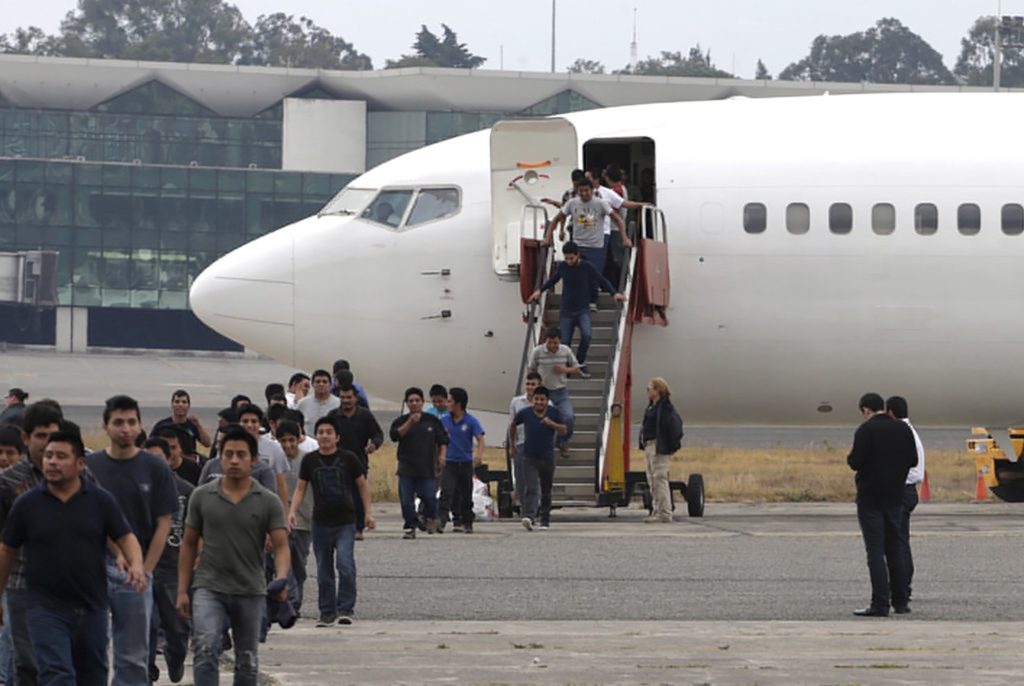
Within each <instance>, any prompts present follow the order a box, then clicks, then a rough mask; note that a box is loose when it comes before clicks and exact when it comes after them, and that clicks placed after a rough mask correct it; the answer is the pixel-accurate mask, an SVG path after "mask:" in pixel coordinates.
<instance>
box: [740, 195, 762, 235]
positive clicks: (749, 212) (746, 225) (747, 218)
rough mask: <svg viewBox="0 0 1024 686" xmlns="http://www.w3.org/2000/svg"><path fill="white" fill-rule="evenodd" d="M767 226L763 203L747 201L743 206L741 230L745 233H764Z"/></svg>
mask: <svg viewBox="0 0 1024 686" xmlns="http://www.w3.org/2000/svg"><path fill="white" fill-rule="evenodd" d="M767 226H768V210H767V209H766V208H765V206H764V204H763V203H759V202H751V203H747V204H746V206H744V208H743V230H744V231H746V232H747V233H764V230H765V228H767Z"/></svg>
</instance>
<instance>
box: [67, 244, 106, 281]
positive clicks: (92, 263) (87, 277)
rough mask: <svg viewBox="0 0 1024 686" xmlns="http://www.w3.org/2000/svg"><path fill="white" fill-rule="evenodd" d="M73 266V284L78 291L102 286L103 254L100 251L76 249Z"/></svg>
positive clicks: (73, 255)
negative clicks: (83, 288)
mask: <svg viewBox="0 0 1024 686" xmlns="http://www.w3.org/2000/svg"><path fill="white" fill-rule="evenodd" d="M71 264H72V267H71V282H72V284H73V285H74V286H75V288H76V289H77V288H79V287H93V286H99V285H100V270H101V268H102V265H103V253H102V252H100V251H99V250H98V249H95V248H92V249H90V248H81V247H76V248H75V250H74V252H73V253H72V262H71Z"/></svg>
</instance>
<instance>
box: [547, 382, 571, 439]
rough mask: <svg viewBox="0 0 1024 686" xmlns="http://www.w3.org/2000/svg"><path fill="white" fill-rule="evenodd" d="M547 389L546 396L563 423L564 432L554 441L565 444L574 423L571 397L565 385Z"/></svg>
mask: <svg viewBox="0 0 1024 686" xmlns="http://www.w3.org/2000/svg"><path fill="white" fill-rule="evenodd" d="M548 391H549V393H550V395H549V396H548V398H549V399H550V401H551V404H552V405H554V406H555V409H556V410H558V414H560V415H562V423H563V424H565V433H564V434H562V435H561V436H557V437H556V438H555V441H556V442H557V443H558V445H565V444H566V443H567V442H568V441H569V439H570V438H572V427H573V425H574V424H575V423H576V413H575V412H574V411H573V409H572V398H570V397H569V389H568V388H566V387H565V386H562V387H561V388H551V389H548Z"/></svg>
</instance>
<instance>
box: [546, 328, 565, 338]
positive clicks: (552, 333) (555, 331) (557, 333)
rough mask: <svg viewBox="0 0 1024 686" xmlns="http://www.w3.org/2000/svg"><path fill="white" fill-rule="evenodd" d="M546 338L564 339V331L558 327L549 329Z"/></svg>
mask: <svg viewBox="0 0 1024 686" xmlns="http://www.w3.org/2000/svg"><path fill="white" fill-rule="evenodd" d="M544 338H558V339H561V338H562V330H561V329H559V328H558V327H557V326H552V327H548V330H547V331H545V332H544Z"/></svg>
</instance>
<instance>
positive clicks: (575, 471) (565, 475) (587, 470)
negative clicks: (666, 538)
mask: <svg viewBox="0 0 1024 686" xmlns="http://www.w3.org/2000/svg"><path fill="white" fill-rule="evenodd" d="M593 481H594V465H592V464H590V465H580V466H569V465H561V464H560V465H558V466H557V467H555V480H554V483H569V482H573V483H577V482H578V483H583V482H586V483H588V484H592V483H593Z"/></svg>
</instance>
